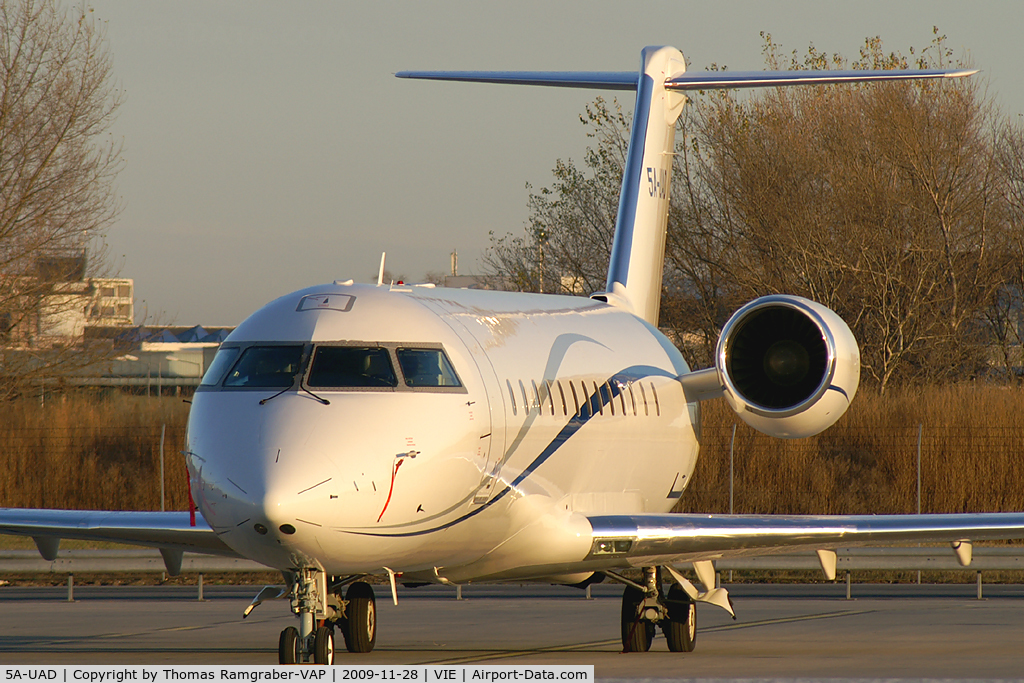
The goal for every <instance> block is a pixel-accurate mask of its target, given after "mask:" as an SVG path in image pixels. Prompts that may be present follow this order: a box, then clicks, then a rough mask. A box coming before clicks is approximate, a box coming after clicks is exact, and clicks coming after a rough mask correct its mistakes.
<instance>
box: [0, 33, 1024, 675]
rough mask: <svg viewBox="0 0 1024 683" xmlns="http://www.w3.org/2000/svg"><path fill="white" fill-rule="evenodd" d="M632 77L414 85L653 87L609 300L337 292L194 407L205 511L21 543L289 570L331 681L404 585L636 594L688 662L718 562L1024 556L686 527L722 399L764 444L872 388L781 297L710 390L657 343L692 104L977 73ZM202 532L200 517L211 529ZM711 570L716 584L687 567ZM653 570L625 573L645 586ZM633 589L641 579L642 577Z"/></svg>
mask: <svg viewBox="0 0 1024 683" xmlns="http://www.w3.org/2000/svg"><path fill="white" fill-rule="evenodd" d="M640 62H641V63H640V69H639V71H638V72H625V73H620V72H594V73H579V72H541V73H529V72H424V71H417V72H400V73H398V74H395V75H396V76H398V77H399V78H406V79H440V80H454V81H476V82H485V83H487V82H489V83H502V84H526V85H544V86H563V87H578V88H598V89H613V90H635V91H636V108H635V113H634V119H633V126H632V131H631V133H630V143H629V151H628V155H627V160H626V164H625V170H624V174H623V180H622V192H621V199H620V205H619V211H618V216H617V221H616V228H615V237H614V242H613V247H612V251H611V254H610V261H609V266H608V278H607V284H606V289H605V291H603V292H599V293H596V294H593V295H592V296H590V297H589V298H584V297H577V296H555V295H548V294H531V293H518V292H500V291H480V290H469V289H445V288H440V287H434V286H430V285H405V284H398V285H395V284H385V283H384V282H383V278H382V277H380V278H378V282H377V283H376V284H355V283H354V282H352V281H351V280H346V281H335V282H333V283H330V284H323V285H316V286H313V287H309V288H306V289H302V290H299V291H297V292H293V293H291V294H287V295H285V296H283V297H281V298H279V299H277V300H275V301H273V302H271V303H269V304H267V305H266V306H264V307H263V308H261V309H259V310H258V311H256V312H255V313H253V314H252V315H251V316H250V317H249V318H247V319H246V320H245V321H244V322H243V323H242V324H241V325H239V326H238V328H237V329H235V331H234V332H232V333H231V334H230V336H229V337H228V338H227V339H226V340H225V341H224V343H223V344H222V345H221V347H220V349H219V351H218V352H217V354H216V357H215V359H214V360H213V362H212V363H211V366H210V367H209V369H208V370H207V372H206V374H205V376H204V377H203V379H202V382H201V385H200V386H199V387H198V388H197V390H196V392H195V395H194V397H193V402H192V406H191V411H190V415H189V423H188V433H187V447H186V453H185V456H186V462H187V467H188V475H189V485H190V499H191V501H192V505H193V507H192V509H190V511H188V512H166V513H161V512H123V511H70V510H69V511H64V510H17V509H4V510H0V533H6V534H18V535H23V536H30V537H32V538H34V539H35V542H36V545H37V547H38V549H39V551H40V553H41V554H42V555H43V556H44V557H46V558H48V559H53V558H54V557H55V556H56V554H57V550H58V547H59V543H60V539H62V538H79V539H94V540H107V541H111V540H112V541H120V542H127V543H134V544H138V545H143V546H149V547H156V548H159V549H160V552H161V553H162V555H163V557H164V561H165V564H166V566H167V569H168V572H169V573H170V574H172V575H173V574H176V573H177V572H179V571H180V568H181V561H182V552H183V551H198V552H205V553H214V554H218V553H219V554H226V555H236V556H241V557H246V558H250V559H253V560H256V561H257V562H260V563H263V564H264V565H266V566H268V567H272V568H274V569H277V570H280V571H281V572H282V573H283V576H284V577H285V579H286V581H287V586H286V587H285V588H279V587H275V586H268V587H266V588H264V589H263V590H262V591H260V592H259V594H258V595H257V596H256V598H255V599H254V600H253V602H252V604H251V605H250V606H249V607H248V608H247V609H246V611H245V614H246V615H247V614H249V613H250V612H251V611H252V609H254V608H255V607H256V606H257V605H259V604H260V603H262V602H263V601H265V600H268V599H271V598H277V597H287V598H288V599H289V600H290V605H291V609H292V612H293V613H294V614H295V615H296V617H297V624H296V626H289V627H287V628H285V629H284V630H283V631H282V632H281V634H280V637H279V642H278V646H279V648H278V650H279V652H278V654H279V661H280V662H281V663H282V664H293V663H300V662H313V663H316V664H330V663H332V662H333V661H334V655H335V631H339V632H340V633H341V635H342V637H343V639H344V644H345V647H346V649H347V650H349V651H351V652H369V651H371V650H372V649H373V647H374V645H375V643H376V638H377V628H376V602H375V595H374V591H373V589H372V588H371V586H370V584H369V583H367V581H366V580H365V579H366V577H367V576H380V577H384V576H386V577H387V580H388V584H389V586H390V590H391V597H392V599H393V600H394V601H395V603H396V604H397V602H398V584H399V583H401V584H402V585H403V586H410V587H411V586H416V585H421V584H449V585H461V584H466V583H472V582H501V581H509V582H525V581H536V582H548V583H555V584H566V585H573V586H579V587H583V586H586V585H589V584H590V583H594V582H599V581H613V582H617V583H620V584H622V585H623V586H624V590H623V596H622V610H621V617H620V619H619V629H620V634H621V640H622V646H623V650H624V651H627V652H644V651H647V650H648V649H649V648H650V646H651V643H652V640H653V638H654V637H655V635H656V631H657V629H659V628H660V630H661V631H662V633H663V634H664V636H665V638H666V640H667V642H668V648H669V649H670V650H672V651H674V652H689V651H692V650H693V648H694V647H695V644H696V635H697V625H696V608H695V606H696V604H697V603H698V602H703V603H706V604H712V605H716V606H718V607H721V608H723V609H725V610H727V611H728V612H730V614H732V613H733V607H732V601H731V599H730V597H729V595H728V592H727V589H725V588H716V587H715V580H714V567H713V564H712V563H713V562H714V561H715V560H717V559H721V558H730V557H739V556H752V555H764V554H770V553H776V552H780V551H784V550H793V549H806V550H808V551H811V550H813V551H815V552H816V553H817V554H818V557H819V559H820V561H821V565H822V569H823V570H824V572H825V574H826V576H830V577H831V578H834V577H835V568H836V554H835V549H836V548H840V547H849V546H856V545H864V544H876V543H903V542H939V541H942V542H950V543H951V544H952V545H953V547H954V549H955V551H956V552H957V555H958V557H960V558H961V560H962V561H965V562H967V561H969V560H970V553H971V542H972V541H978V540H987V539H1006V538H1021V537H1024V514H1021V513H989V514H934V515H849V516H806V515H805V516H769V515H706V514H673V513H671V512H670V510H671V509H672V507H673V506H674V505H675V504H676V503H677V501H678V500H679V498H680V497H681V496H682V495H683V493H684V491H685V489H686V487H687V485H688V484H689V483H690V480H691V478H692V476H693V472H694V466H695V463H696V459H697V456H698V453H699V450H700V440H701V433H700V424H701V422H700V418H701V409H700V406H701V403H702V402H703V401H706V400H713V399H718V398H724V400H725V401H726V402H727V403H728V405H729V406H730V407H731V408H732V409H733V410H734V411H735V412H736V414H737V415H738V416H739V418H740V419H742V420H743V421H744V422H745V423H747V424H748V425H750V426H752V427H754V428H756V429H758V430H760V431H762V432H764V433H767V434H770V435H774V436H777V437H781V438H799V437H804V436H808V435H811V434H815V433H818V432H820V431H821V430H823V429H825V428H827V427H828V426H830V425H831V424H833V423H834V422H835V421H836V420H838V419H839V417H840V416H841V415H842V414H843V413H844V412H845V411H846V409H847V408H848V407H849V405H850V402H851V401H852V400H853V398H854V395H855V393H856V390H857V386H858V382H859V373H860V369H859V368H860V363H859V349H858V346H857V342H856V340H855V339H854V337H853V334H852V333H851V331H850V329H849V327H848V326H847V325H846V324H845V323H844V322H843V320H842V319H841V318H840V317H839V316H838V315H837V314H835V313H834V312H832V311H831V310H829V309H828V308H826V307H824V306H822V305H821V304H818V303H816V302H813V301H809V300H807V299H804V298H801V297H798V296H788V295H771V296H763V297H760V298H757V299H755V300H753V301H751V302H749V303H748V304H746V305H745V306H743V307H741V308H740V309H739V310H738V311H736V312H735V313H734V314H733V315H732V317H731V318H730V319H729V320H728V322H727V323H726V324H725V326H724V327H723V329H722V332H721V337H720V339H719V341H718V344H717V347H716V355H715V365H714V367H711V368H706V369H702V370H696V371H693V370H691V369H690V368H689V367H688V365H687V363H686V362H685V361H684V359H683V357H682V356H681V355H680V353H679V351H678V350H677V349H676V347H675V346H673V344H672V343H671V342H670V341H669V340H668V339H667V338H666V337H665V336H664V335H663V334H662V333H661V332H660V331H659V330H658V328H657V322H658V312H659V299H660V294H661V281H662V268H663V261H664V246H665V232H666V224H667V216H668V206H669V197H670V191H669V184H670V180H671V170H672V164H671V155H672V154H673V152H674V144H675V127H676V126H675V124H676V120H677V118H678V116H679V114H680V112H681V110H682V107H683V106H684V104H685V102H686V99H687V97H686V93H687V92H689V91H693V90H710V89H716V88H740V87H759V86H784V85H805V84H822V83H846V82H858V81H888V80H903V79H918V78H959V77H963V76H968V75H970V74H971V73H974V72H972V71H964V70H927V71H878V72H875V71H820V72H819V71H795V72H772V71H768V72H703V73H689V72H687V71H686V64H685V60H684V58H683V55H682V53H680V52H679V51H678V50H677V49H675V48H671V47H648V48H645V49H644V50H643V51H642V53H641V60H640ZM197 511H198V513H199V514H198V515H197V514H196V512H197ZM684 564H692V565H693V568H694V571H695V573H696V575H697V577H698V579H699V583H701V584H702V587H701V588H698V587H697V586H695V585H694V584H693V583H692V582H691V581H690V580H689V579H687V578H686V576H684V575H683V573H682V568H681V567H682V565H684ZM631 569H632V570H639V571H638V572H634V573H630V572H625V570H631ZM638 577H639V578H638Z"/></svg>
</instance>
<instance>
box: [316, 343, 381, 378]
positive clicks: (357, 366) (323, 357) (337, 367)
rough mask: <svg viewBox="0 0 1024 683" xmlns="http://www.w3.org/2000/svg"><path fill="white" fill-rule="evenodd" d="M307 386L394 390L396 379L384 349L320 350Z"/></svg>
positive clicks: (344, 347) (327, 348)
mask: <svg viewBox="0 0 1024 683" xmlns="http://www.w3.org/2000/svg"><path fill="white" fill-rule="evenodd" d="M306 384H307V385H309V386H310V387H317V388H328V387H395V386H398V378H397V377H396V376H395V370H394V368H393V367H392V366H391V357H390V355H389V354H388V351H387V349H382V348H377V347H358V346H319V347H317V349H316V352H315V353H314V354H313V364H312V366H311V367H310V370H309V378H308V379H307V380H306Z"/></svg>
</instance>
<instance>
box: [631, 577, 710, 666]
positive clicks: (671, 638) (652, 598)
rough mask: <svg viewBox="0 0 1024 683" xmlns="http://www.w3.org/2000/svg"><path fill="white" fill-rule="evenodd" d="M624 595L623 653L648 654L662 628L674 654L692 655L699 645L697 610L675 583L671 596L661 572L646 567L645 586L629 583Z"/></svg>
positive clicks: (670, 590)
mask: <svg viewBox="0 0 1024 683" xmlns="http://www.w3.org/2000/svg"><path fill="white" fill-rule="evenodd" d="M614 578H616V579H617V580H620V581H622V582H624V583H626V590H625V591H624V592H623V594H622V617H621V623H620V626H621V628H622V651H623V652H647V651H648V650H650V649H651V642H652V641H653V640H654V635H655V630H656V628H657V627H659V626H660V627H661V630H662V632H663V633H664V634H665V640H667V641H668V649H669V650H671V651H672V652H692V651H693V648H694V647H695V646H696V645H697V609H696V607H697V606H696V603H694V602H693V600H691V599H690V596H689V595H687V593H686V591H684V590H683V588H682V587H681V586H680V585H679V584H677V583H674V584H672V586H671V587H670V588H669V589H668V593H667V595H666V594H665V593H664V592H663V591H662V588H661V585H662V584H661V569H660V568H658V567H644V583H643V584H637V583H633V582H632V581H629V582H628V583H627V582H626V580H625V579H622V578H621V577H618V576H616V577H614Z"/></svg>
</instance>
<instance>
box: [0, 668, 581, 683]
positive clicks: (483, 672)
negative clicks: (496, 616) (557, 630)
mask: <svg viewBox="0 0 1024 683" xmlns="http://www.w3.org/2000/svg"><path fill="white" fill-rule="evenodd" d="M2 669H3V672H4V673H3V678H2V679H0V681H3V682H7V681H11V682H13V683H28V682H31V683H129V681H131V682H137V683H182V681H242V682H244V683H263V682H264V681H290V682H301V681H310V682H314V683H345V681H407V682H414V683H445V682H447V681H450V682H452V683H503V682H505V681H515V682H517V683H518V682H519V681H580V682H581V683H594V666H593V665H592V664H591V665H586V666H565V665H541V664H538V665H535V666H529V665H518V666H514V665H512V666H486V665H471V664H453V665H448V666H446V665H437V664H415V665H405V666H400V665H396V666H392V665H387V664H372V665H344V664H335V665H333V666H166V665H146V666H113V665H111V666H4V667H2Z"/></svg>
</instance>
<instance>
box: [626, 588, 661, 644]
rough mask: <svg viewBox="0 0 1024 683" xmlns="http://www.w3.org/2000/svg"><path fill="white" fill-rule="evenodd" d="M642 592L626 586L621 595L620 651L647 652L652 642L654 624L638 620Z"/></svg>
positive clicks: (642, 599) (642, 602) (642, 601)
mask: <svg viewBox="0 0 1024 683" xmlns="http://www.w3.org/2000/svg"><path fill="white" fill-rule="evenodd" d="M643 604H644V594H643V591H640V590H637V589H636V588H633V587H632V586H626V590H625V591H624V592H623V593H622V620H621V621H622V623H621V626H622V651H623V652H647V651H648V650H650V649H651V641H653V640H654V624H652V623H651V622H649V621H647V620H646V619H641V618H640V608H641V606H642V605H643Z"/></svg>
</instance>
